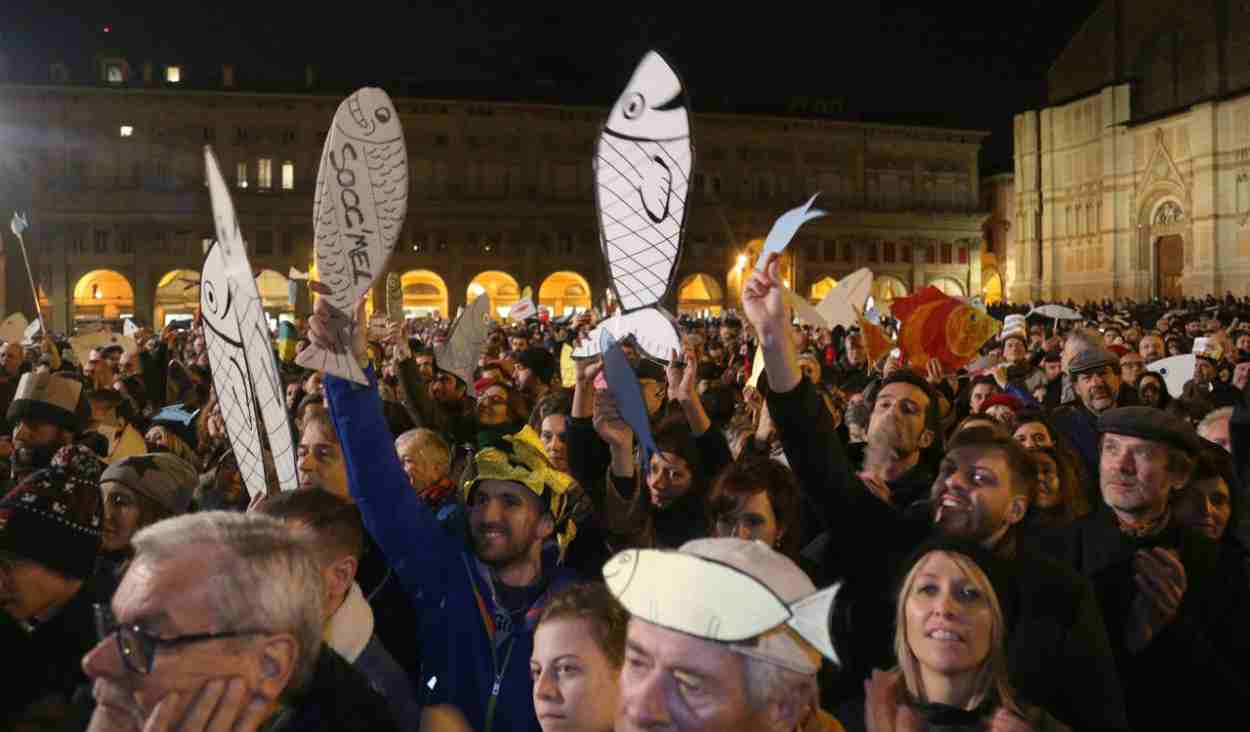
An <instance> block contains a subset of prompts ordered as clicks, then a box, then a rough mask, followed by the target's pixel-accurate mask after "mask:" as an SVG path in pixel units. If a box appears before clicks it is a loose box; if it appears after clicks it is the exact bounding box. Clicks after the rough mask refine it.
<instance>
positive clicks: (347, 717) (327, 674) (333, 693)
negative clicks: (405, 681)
mask: <svg viewBox="0 0 1250 732" xmlns="http://www.w3.org/2000/svg"><path fill="white" fill-rule="evenodd" d="M264 729H266V730H271V731H272V732H340V731H344V732H356V731H359V732H387V731H388V730H392V731H394V732H398V730H399V727H398V726H397V725H396V723H395V720H394V719H392V718H391V708H390V707H389V706H388V705H387V703H386V701H385V700H384V699H383V698H382V695H381V694H379V693H378V692H376V691H374V690H373V688H372V687H371V686H369V681H368V679H366V678H365V676H364V675H363V674H362V673H360V672H359V671H357V670H356V669H354V668H352V666H351V664H349V663H348V662H347V661H346V660H345V659H344V658H343V657H342V656H340V655H339V654H337V653H335V652H334V650H333V649H331V648H330V647H329V646H327V645H324V644H323V645H322V646H321V655H319V656H318V657H317V666H316V668H315V669H314V671H313V676H312V679H311V680H310V681H309V682H308V685H307V686H305V688H304V689H302V690H301V691H300V692H299V694H297V695H296V697H295V698H294V699H293V700H292V701H291V702H290V703H289V704H288V705H287V708H286V709H285V710H284V712H283V713H282V714H280V715H279V716H278V717H277V718H275V719H272V720H270V722H269V723H268V724H267V725H265V727H264Z"/></svg>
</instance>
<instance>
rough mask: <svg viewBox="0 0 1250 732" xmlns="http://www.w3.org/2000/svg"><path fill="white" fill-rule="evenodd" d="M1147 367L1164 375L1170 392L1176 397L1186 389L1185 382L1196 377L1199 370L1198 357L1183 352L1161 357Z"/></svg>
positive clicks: (1164, 380)
mask: <svg viewBox="0 0 1250 732" xmlns="http://www.w3.org/2000/svg"><path fill="white" fill-rule="evenodd" d="M1146 369H1147V370H1148V371H1153V372H1155V373H1156V374H1159V375H1160V376H1162V377H1163V382H1164V383H1165V384H1166V385H1167V387H1168V393H1169V394H1171V395H1172V398H1173V399H1176V398H1178V397H1180V395H1181V394H1182V393H1183V392H1184V391H1185V384H1186V383H1188V382H1189V380H1190V379H1193V378H1194V373H1195V372H1196V371H1197V370H1198V359H1197V357H1196V356H1194V354H1192V353H1183V354H1181V355H1179V356H1169V357H1168V358H1161V359H1159V360H1158V361H1155V362H1153V363H1151V364H1149V365H1147V366H1146Z"/></svg>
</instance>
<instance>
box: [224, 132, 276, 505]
mask: <svg viewBox="0 0 1250 732" xmlns="http://www.w3.org/2000/svg"><path fill="white" fill-rule="evenodd" d="M204 164H205V166H206V168H207V177H208V194H209V200H210V202H211V203H212V207H213V225H214V227H215V229H216V234H217V240H216V241H215V242H213V243H212V244H211V245H210V246H209V248H208V252H207V253H206V254H205V256H204V265H203V268H202V269H201V271H200V315H201V318H202V322H203V324H204V342H205V345H206V346H207V349H208V363H209V366H210V368H211V371H212V375H213V387H214V389H215V391H216V393H217V400H218V402H219V404H220V405H221V415H222V417H223V418H224V420H225V423H226V435H227V437H229V438H230V446H231V447H232V448H233V449H234V457H235V460H236V461H237V463H238V466H239V474H240V476H241V477H242V480H243V484H244V485H246V486H247V490H248V493H249V494H250V495H251V496H252V497H253V498H254V497H256V496H257V495H260V494H266V493H268V492H269V481H268V479H267V477H266V474H265V458H266V453H265V451H264V450H263V449H262V447H261V437H260V432H261V429H264V431H265V434H266V435H267V436H268V438H269V452H270V453H271V454H272V458H273V464H274V467H275V469H276V472H277V477H278V485H279V486H280V487H281V489H282V490H284V491H286V490H294V489H296V488H298V487H299V478H298V475H297V473H296V469H295V445H294V444H293V440H292V438H291V434H292V431H291V425H290V420H289V417H288V416H287V410H286V390H285V389H283V387H282V381H281V379H279V377H278V364H277V361H276V360H275V356H274V352H273V344H272V342H271V341H270V336H269V323H268V321H267V320H266V319H265V311H264V309H263V308H262V307H261V299H260V292H259V291H257V289H256V277H255V276H254V275H253V274H252V265H251V263H250V262H249V261H248V258H247V246H246V244H245V243H244V241H243V235H242V233H241V232H240V231H239V220H238V217H237V216H236V215H235V210H234V202H233V201H231V199H230V189H229V188H228V187H227V186H226V181H225V178H223V177H222V175H221V169H220V168H219V167H218V165H217V158H216V157H215V156H214V155H213V151H212V148H209V147H205V148H204ZM257 407H259V410H258V409H257Z"/></svg>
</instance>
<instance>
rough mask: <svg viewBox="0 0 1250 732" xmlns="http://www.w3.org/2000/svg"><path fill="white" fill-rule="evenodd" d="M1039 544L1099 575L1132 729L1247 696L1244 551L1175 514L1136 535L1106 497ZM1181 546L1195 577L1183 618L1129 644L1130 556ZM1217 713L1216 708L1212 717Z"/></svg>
mask: <svg viewBox="0 0 1250 732" xmlns="http://www.w3.org/2000/svg"><path fill="white" fill-rule="evenodd" d="M1038 546H1039V547H1040V548H1041V549H1042V550H1044V551H1048V552H1049V553H1051V554H1052V555H1053V556H1054V557H1055V558H1057V559H1059V560H1060V561H1062V562H1064V563H1065V564H1068V565H1069V566H1071V567H1073V568H1075V569H1076V570H1077V571H1079V572H1080V573H1081V574H1083V575H1084V576H1085V577H1087V578H1089V579H1090V581H1091V582H1093V584H1094V588H1095V591H1096V592H1097V595H1098V600H1099V604H1100V605H1101V606H1102V610H1103V617H1104V619H1105V621H1106V624H1107V635H1108V638H1109V639H1110V641H1111V644H1112V648H1113V649H1114V651H1115V654H1116V661H1117V666H1118V667H1119V669H1120V670H1121V674H1122V677H1123V680H1124V688H1125V701H1126V703H1127V705H1128V710H1129V715H1130V717H1129V721H1130V722H1131V723H1132V726H1133V727H1134V728H1135V729H1154V728H1167V727H1168V726H1171V725H1177V724H1179V725H1180V726H1189V724H1190V723H1192V721H1193V716H1192V715H1193V711H1194V710H1193V708H1192V707H1191V706H1190V705H1189V704H1187V703H1184V700H1194V699H1201V700H1202V704H1201V706H1202V708H1203V712H1204V714H1205V713H1208V712H1212V710H1214V709H1216V708H1218V707H1219V706H1220V705H1221V704H1223V703H1229V704H1232V702H1234V701H1235V702H1237V704H1234V705H1232V706H1231V707H1230V708H1229V712H1228V713H1234V712H1235V707H1238V706H1244V702H1245V700H1246V699H1250V677H1248V676H1247V666H1248V664H1250V632H1248V631H1247V629H1246V628H1245V625H1246V623H1245V619H1246V618H1247V617H1250V615H1248V614H1250V581H1248V580H1247V578H1246V570H1245V565H1244V563H1243V562H1241V561H1240V557H1239V556H1237V555H1236V554H1235V553H1233V552H1224V551H1221V547H1220V545H1219V544H1217V543H1216V542H1213V541H1211V540H1210V539H1208V538H1207V537H1206V536H1204V535H1202V534H1199V533H1198V532H1195V531H1192V530H1190V529H1187V528H1185V527H1183V526H1181V525H1180V524H1179V523H1177V522H1175V521H1172V522H1170V523H1169V524H1168V526H1167V527H1165V528H1164V529H1163V531H1161V532H1160V533H1158V534H1157V535H1155V536H1152V537H1147V538H1137V537H1133V536H1130V535H1128V534H1125V533H1123V532H1122V531H1120V529H1119V525H1118V522H1117V520H1116V518H1115V515H1114V514H1113V513H1112V512H1111V510H1110V509H1107V508H1106V507H1105V506H1104V507H1101V508H1099V509H1098V510H1096V511H1094V512H1093V513H1091V514H1089V515H1088V516H1085V517H1083V518H1081V519H1078V520H1077V521H1076V522H1075V523H1073V524H1072V525H1070V526H1068V527H1066V528H1065V529H1061V530H1058V531H1056V532H1054V533H1052V534H1049V535H1044V536H1040V537H1038ZM1153 547H1167V548H1171V549H1174V550H1176V552H1177V555H1178V556H1179V557H1180V560H1181V564H1182V565H1184V567H1185V575H1186V580H1187V583H1188V586H1187V589H1186V592H1185V597H1184V599H1183V600H1182V601H1181V606H1180V609H1179V611H1178V613H1177V617H1176V619H1175V620H1173V622H1172V623H1171V624H1169V625H1168V626H1167V627H1165V628H1164V629H1163V630H1162V631H1161V632H1160V633H1159V634H1158V635H1157V636H1156V637H1155V638H1154V639H1153V640H1152V641H1151V642H1150V644H1149V645H1148V646H1147V647H1146V648H1145V649H1144V650H1142V651H1141V652H1139V653H1130V652H1129V651H1128V649H1127V648H1126V645H1125V628H1126V625H1127V620H1128V617H1129V612H1130V607H1131V605H1132V603H1133V599H1134V597H1135V596H1136V595H1137V593H1138V591H1139V590H1138V588H1137V586H1136V584H1135V582H1134V579H1133V557H1134V555H1135V554H1136V552H1137V551H1138V550H1143V549H1150V548H1153ZM1215 718H1218V717H1215Z"/></svg>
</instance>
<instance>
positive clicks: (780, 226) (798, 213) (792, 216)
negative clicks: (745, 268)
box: [755, 193, 827, 272]
mask: <svg viewBox="0 0 1250 732" xmlns="http://www.w3.org/2000/svg"><path fill="white" fill-rule="evenodd" d="M819 195H820V194H819V193H817V194H816V195H815V196H812V197H811V198H809V199H807V203H805V204H803V205H802V206H798V207H796V208H792V209H790V210H789V211H786V212H785V213H783V214H782V215H781V216H778V217H777V220H776V221H774V222H773V228H771V229H769V230H768V236H767V237H766V238H765V239H764V246H763V247H761V248H760V256H759V258H758V259H756V260H755V271H756V272H763V271H764V263H765V262H766V261H767V260H768V255H769V254H773V253H778V254H780V253H781V252H783V251H785V249H786V247H787V246H789V245H790V240H791V239H793V238H794V235H795V234H797V233H798V232H799V227H800V226H802V225H803V224H805V223H807V222H808V221H811V220H812V219H818V218H820V217H821V216H824V215H826V213H827V212H826V211H821V210H820V209H818V208H817V209H813V208H812V204H813V203H815V202H816V197H817V196H819Z"/></svg>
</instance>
